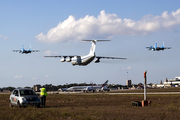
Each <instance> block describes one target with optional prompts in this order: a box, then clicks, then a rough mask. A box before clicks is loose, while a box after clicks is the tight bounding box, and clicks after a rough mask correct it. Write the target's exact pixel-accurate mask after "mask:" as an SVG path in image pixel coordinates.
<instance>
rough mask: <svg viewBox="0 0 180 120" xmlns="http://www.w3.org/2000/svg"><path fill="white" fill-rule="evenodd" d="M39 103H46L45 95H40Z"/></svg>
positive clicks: (43, 104)
mask: <svg viewBox="0 0 180 120" xmlns="http://www.w3.org/2000/svg"><path fill="white" fill-rule="evenodd" d="M41 105H42V106H45V105H46V96H45V95H43V96H41Z"/></svg>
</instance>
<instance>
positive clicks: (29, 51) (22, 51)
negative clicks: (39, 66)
mask: <svg viewBox="0 0 180 120" xmlns="http://www.w3.org/2000/svg"><path fill="white" fill-rule="evenodd" d="M12 51H13V52H19V53H22V54H23V53H26V54H28V53H31V52H39V51H40V50H31V45H30V46H29V50H25V49H24V45H22V48H21V49H20V50H12Z"/></svg>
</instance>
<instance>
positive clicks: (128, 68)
mask: <svg viewBox="0 0 180 120" xmlns="http://www.w3.org/2000/svg"><path fill="white" fill-rule="evenodd" d="M130 69H131V66H129V67H127V68H123V70H130Z"/></svg>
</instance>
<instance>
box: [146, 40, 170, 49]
mask: <svg viewBox="0 0 180 120" xmlns="http://www.w3.org/2000/svg"><path fill="white" fill-rule="evenodd" d="M146 48H147V49H148V50H153V51H159V50H164V49H171V47H164V42H163V43H162V47H157V42H156V43H155V45H154V46H150V47H146Z"/></svg>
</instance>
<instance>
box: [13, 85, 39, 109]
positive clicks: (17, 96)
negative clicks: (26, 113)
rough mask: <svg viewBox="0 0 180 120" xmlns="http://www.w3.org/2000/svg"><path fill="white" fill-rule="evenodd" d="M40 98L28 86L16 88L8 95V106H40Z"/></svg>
mask: <svg viewBox="0 0 180 120" xmlns="http://www.w3.org/2000/svg"><path fill="white" fill-rule="evenodd" d="M40 104H41V100H40V98H39V96H38V94H36V93H35V92H34V91H33V90H32V89H29V88H18V89H14V90H13V92H12V93H11V95H10V97H9V106H10V107H13V106H14V105H15V106H18V107H19V108H20V107H26V106H29V105H31V106H36V107H40Z"/></svg>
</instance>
